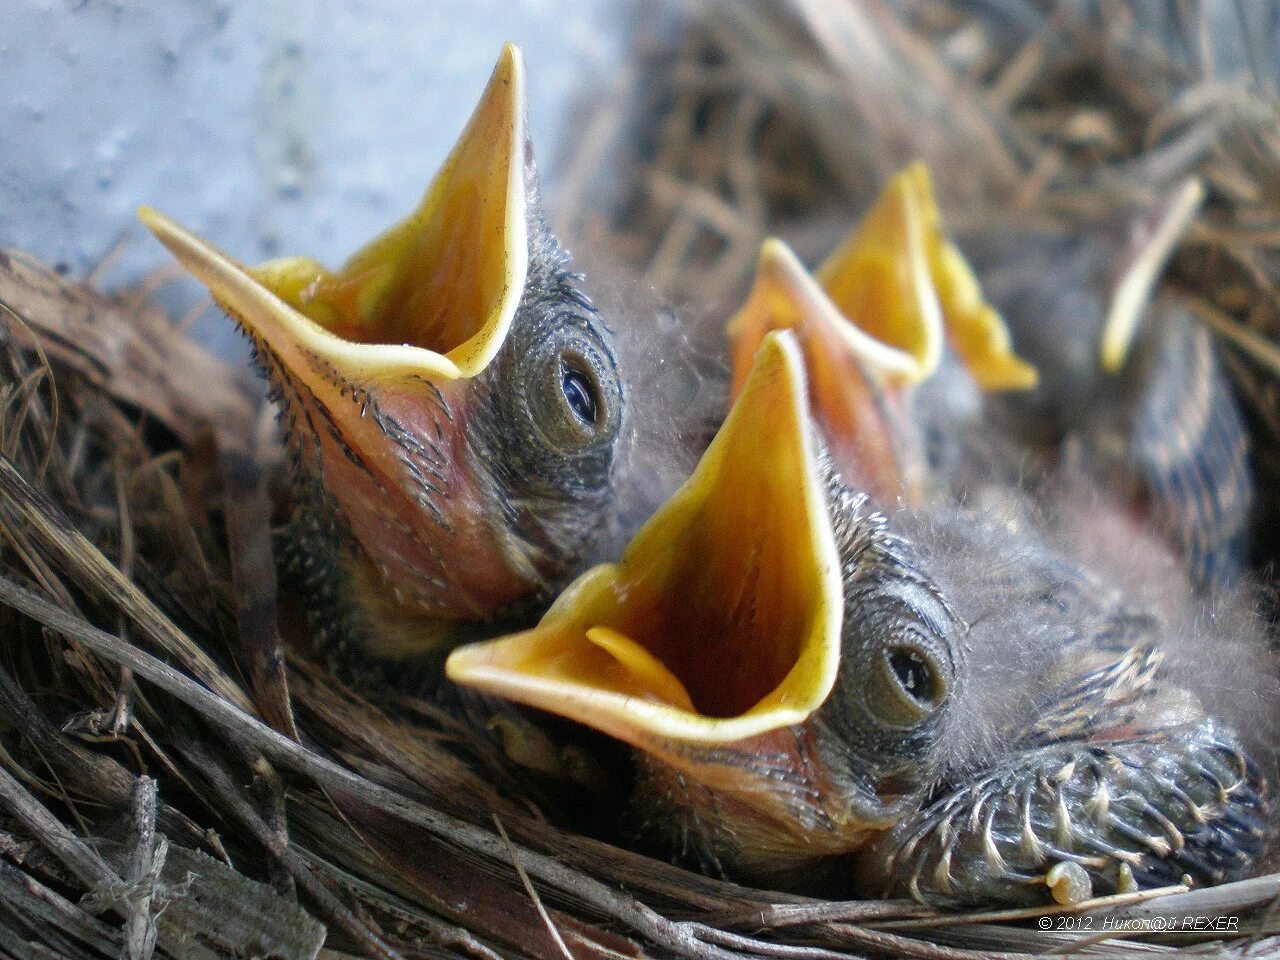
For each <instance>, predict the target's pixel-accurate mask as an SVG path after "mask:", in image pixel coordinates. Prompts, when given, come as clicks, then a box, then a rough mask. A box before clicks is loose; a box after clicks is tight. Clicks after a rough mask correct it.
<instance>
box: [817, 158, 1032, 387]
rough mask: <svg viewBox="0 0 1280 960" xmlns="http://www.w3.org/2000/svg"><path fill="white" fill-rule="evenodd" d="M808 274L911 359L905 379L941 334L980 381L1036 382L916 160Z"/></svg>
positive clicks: (933, 358) (918, 376)
mask: <svg viewBox="0 0 1280 960" xmlns="http://www.w3.org/2000/svg"><path fill="white" fill-rule="evenodd" d="M817 276H818V282H819V283H821V284H822V287H823V289H825V290H826V291H827V293H828V295H829V296H830V297H831V299H832V300H833V301H834V302H835V304H836V306H837V307H838V308H839V310H840V312H841V313H842V314H844V316H845V317H847V318H848V320H849V322H851V323H854V324H856V325H858V326H859V327H861V328H862V329H863V330H864V331H865V332H866V333H868V334H869V335H871V336H873V337H875V338H876V339H878V340H880V341H882V342H884V343H887V344H890V345H892V346H895V347H897V348H898V349H899V350H902V351H903V352H905V353H907V354H908V355H910V356H911V357H912V358H913V359H914V360H915V362H916V365H915V367H914V369H913V382H919V381H920V380H923V379H924V378H925V377H928V376H929V375H930V374H932V373H933V372H934V371H935V370H936V369H937V367H938V363H939V362H940V360H941V358H942V347H943V342H944V340H946V341H949V342H950V344H951V346H952V348H953V349H954V350H955V352H956V353H957V355H958V356H959V357H960V360H961V361H962V362H963V363H964V364H965V366H966V367H967V368H968V369H969V372H970V375H971V376H972V377H973V378H974V381H975V382H976V383H977V384H978V386H979V387H981V388H982V389H983V390H1022V389H1028V388H1030V387H1034V386H1035V384H1036V372H1035V368H1034V367H1032V366H1030V365H1029V364H1027V363H1025V362H1024V361H1022V360H1021V359H1019V358H1018V357H1017V356H1016V355H1015V354H1014V353H1013V348H1012V343H1011V340H1010V337H1009V330H1008V327H1006V326H1005V323H1004V320H1003V319H1002V318H1001V316H1000V314H999V313H998V312H997V311H996V310H995V308H994V307H992V306H991V305H990V304H988V303H987V302H986V301H985V300H984V299H983V297H982V290H981V288H980V287H979V285H978V280H977V277H975V276H974V273H973V270H972V269H971V268H970V267H969V264H968V263H967V262H966V261H965V259H964V256H963V255H962V254H961V253H960V251H959V250H958V249H957V248H956V246H955V244H953V243H952V242H951V241H950V240H948V239H947V235H946V232H945V230H944V228H943V224H942V214H941V212H940V211H939V209H938V204H937V200H936V199H935V197H934V193H933V183H932V181H931V180H930V177H929V170H928V168H927V167H926V166H925V165H924V164H923V163H913V164H912V165H911V166H909V167H907V169H906V170H903V171H902V172H901V173H899V174H898V175H896V176H895V177H894V178H893V179H892V180H890V181H889V183H888V185H887V186H886V187H885V189H884V192H883V193H882V194H881V195H880V199H879V200H878V201H877V202H876V205H875V206H874V207H872V208H871V210H870V212H869V213H867V215H866V216H865V217H864V218H863V220H862V222H861V223H860V224H859V225H858V226H857V227H856V228H855V229H854V230H853V232H852V233H851V234H850V235H849V237H848V238H847V239H846V240H845V242H844V243H843V244H841V245H840V247H839V248H837V249H836V251H835V252H834V253H832V254H831V256H830V257H828V258H827V260H826V262H825V263H823V264H822V266H821V267H819V268H818V271H817Z"/></svg>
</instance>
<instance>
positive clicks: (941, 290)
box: [729, 163, 1036, 502]
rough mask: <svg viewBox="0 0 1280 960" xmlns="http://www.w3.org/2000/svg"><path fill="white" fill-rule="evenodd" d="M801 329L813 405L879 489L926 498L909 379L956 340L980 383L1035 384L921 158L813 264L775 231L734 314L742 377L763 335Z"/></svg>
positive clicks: (848, 462)
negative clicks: (951, 230)
mask: <svg viewBox="0 0 1280 960" xmlns="http://www.w3.org/2000/svg"><path fill="white" fill-rule="evenodd" d="M779 329H789V330H793V331H794V332H795V335H796V338H797V340H798V341H799V343H800V345H801V347H802V349H803V351H804V354H805V363H806V366H807V368H808V372H809V389H810V400H811V403H812V409H813V411H814V413H815V415H816V417H817V420H818V422H819V424H820V425H821V427H822V429H823V433H824V436H825V438H826V441H827V443H828V445H829V446H830V448H831V452H832V455H833V457H834V458H835V461H836V463H837V465H838V467H839V468H840V469H841V470H842V472H843V473H844V475H845V476H846V478H847V479H848V480H849V482H850V483H852V484H853V485H855V486H856V487H857V488H858V489H860V490H865V491H867V492H869V493H871V494H872V495H873V496H875V497H877V498H878V499H880V500H881V501H887V502H895V501H897V500H898V499H899V498H902V497H904V496H905V498H906V499H907V500H909V501H915V500H919V499H920V497H921V495H922V492H921V491H922V487H923V484H924V479H923V472H924V466H923V463H924V452H923V450H922V449H921V446H920V445H921V439H920V437H919V436H918V431H917V430H916V429H915V426H916V425H915V422H914V419H913V417H912V415H911V412H910V411H909V409H908V403H907V398H908V395H909V393H910V391H911V389H912V388H913V387H915V386H917V385H918V384H920V383H922V382H924V381H925V380H927V379H929V378H930V377H933V376H934V375H935V374H936V373H937V371H938V369H939V366H940V364H942V363H943V361H944V356H945V355H946V354H947V353H948V352H950V353H952V354H954V355H955V356H956V357H957V358H958V359H959V361H960V362H961V363H962V364H963V366H964V368H965V370H966V371H967V375H968V376H969V377H971V378H972V380H973V381H974V383H975V384H976V385H977V387H979V388H980V389H982V390H1015V389H1025V388H1027V387H1029V386H1032V385H1034V383H1035V381H1036V371H1035V370H1034V368H1032V367H1031V366H1029V365H1028V364H1026V363H1025V362H1024V361H1022V360H1021V359H1019V358H1018V356H1017V355H1015V354H1014V352H1013V348H1012V343H1011V341H1010V337H1009V331H1008V330H1007V329H1006V327H1005V325H1004V322H1003V320H1002V319H1001V317H1000V314H999V313H997V312H996V311H995V310H994V309H993V308H992V307H991V306H990V305H989V304H988V303H987V302H986V301H985V300H984V299H983V297H982V292H981V290H980V288H979V285H978V282H977V280H976V278H975V277H974V274H973V271H972V270H970V268H969V266H968V264H967V262H966V261H965V259H964V257H963V256H962V255H961V253H960V251H959V249H958V248H957V247H956V246H955V245H954V244H953V243H951V241H950V240H949V239H948V238H947V235H946V233H945V231H944V229H943V224H942V216H941V214H940V212H939V210H938V206H937V203H936V201H935V199H934V195H933V187H932V184H931V182H930V178H929V173H928V170H927V169H926V168H925V166H924V165H923V164H921V163H916V164H913V165H912V166H910V167H908V168H907V169H906V170H904V171H902V172H901V173H899V174H898V175H897V176H895V177H894V178H893V179H892V180H890V181H889V183H888V184H887V185H886V187H885V189H884V191H883V193H882V194H881V196H880V199H879V200H878V201H877V202H876V204H875V205H874V206H873V207H872V208H871V210H869V211H868V212H867V214H866V215H865V216H864V217H863V219H862V221H861V222H860V223H859V224H858V225H857V226H856V227H855V228H854V229H853V230H852V232H850V233H849V235H848V236H847V237H846V238H845V239H844V241H843V242H842V243H840V244H839V246H838V247H837V248H836V249H835V251H834V252H833V253H832V254H831V255H830V256H829V257H828V258H827V259H826V261H825V262H823V264H822V265H821V266H820V267H819V268H818V270H817V271H816V274H815V275H811V274H809V273H808V271H806V270H805V268H804V267H803V266H802V265H801V263H800V262H799V260H798V259H797V258H796V256H795V255H794V254H793V253H792V252H791V250H790V249H789V248H788V247H787V246H786V244H784V243H783V242H782V241H780V240H777V239H770V240H767V241H766V242H765V243H764V245H763V247H762V248H761V252H760V259H759V264H758V266H757V271H756V279H755V285H754V286H753V288H752V290H751V293H750V294H749V296H748V297H747V300H746V302H745V303H744V304H743V306H742V308H741V309H740V310H739V311H738V312H737V314H735V316H734V317H733V319H732V320H731V321H730V322H729V336H730V339H731V341H732V349H731V353H732V366H733V383H734V389H735V391H736V390H737V389H739V388H740V386H741V384H742V382H743V381H744V379H745V377H746V374H747V371H748V370H749V369H750V367H751V363H752V358H753V357H754V356H755V352H756V350H757V349H758V348H759V346H760V342H761V340H762V338H763V337H764V336H765V335H766V334H767V333H768V332H769V331H771V330H779Z"/></svg>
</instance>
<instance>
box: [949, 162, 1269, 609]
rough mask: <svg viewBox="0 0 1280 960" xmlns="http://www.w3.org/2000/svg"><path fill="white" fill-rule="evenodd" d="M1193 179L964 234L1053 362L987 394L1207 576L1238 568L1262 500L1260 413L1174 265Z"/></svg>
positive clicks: (1037, 355) (1012, 430) (1191, 202)
mask: <svg viewBox="0 0 1280 960" xmlns="http://www.w3.org/2000/svg"><path fill="white" fill-rule="evenodd" d="M1203 195H1204V190H1203V188H1202V186H1201V185H1200V183H1199V181H1197V180H1194V179H1192V180H1188V181H1186V182H1184V183H1182V184H1181V185H1179V186H1178V187H1177V188H1176V189H1175V190H1172V191H1170V192H1169V193H1168V194H1167V195H1166V196H1164V197H1163V198H1162V199H1161V200H1160V201H1159V202H1157V203H1155V204H1153V205H1151V206H1149V207H1146V208H1140V209H1131V210H1126V211H1122V212H1121V213H1119V214H1117V215H1115V216H1114V217H1113V218H1112V219H1110V220H1108V221H1106V222H1103V223H1101V224H1099V225H1097V226H1095V227H1094V228H1092V229H1089V230H1086V231H1083V232H1079V233H1055V232H1052V231H1049V230H1044V229H1016V228H1013V227H1009V226H1001V227H998V228H993V229H990V230H984V231H980V232H975V233H973V234H971V235H967V236H965V237H963V238H961V244H962V246H963V248H964V250H965V253H966V255H967V256H968V257H969V259H970V261H971V262H972V263H973V265H974V268H975V270H976V271H977V273H978V274H979V275H980V276H981V277H982V283H983V289H984V291H985V292H986V294H987V296H988V297H989V298H990V299H991V301H992V303H993V304H994V305H995V306H996V307H997V308H998V309H999V310H1000V311H1001V313H1002V314H1003V316H1004V318H1005V321H1006V322H1007V323H1008V325H1009V328H1010V330H1011V332H1012V335H1013V338H1014V341H1015V342H1016V343H1017V345H1018V349H1019V351H1020V352H1021V354H1022V355H1023V356H1024V357H1026V358H1027V359H1029V360H1030V361H1031V362H1032V363H1034V364H1035V366H1036V368H1037V370H1038V371H1039V374H1040V382H1039V384H1038V386H1037V388H1036V389H1034V390H1032V391H1029V392H1026V393H1022V394H1016V395H1015V394H1010V395H1007V396H1004V397H1000V398H998V399H997V400H996V401H995V402H993V403H991V404H989V405H988V412H989V413H990V414H991V416H992V418H993V420H994V422H995V424H996V425H997V428H998V429H1001V430H1003V431H1005V432H1007V433H1008V434H1010V435H1012V436H1014V437H1016V438H1017V439H1018V441H1019V442H1020V443H1021V444H1022V445H1023V446H1024V449H1027V450H1031V451H1033V452H1034V454H1035V455H1036V456H1037V457H1038V458H1039V460H1040V461H1041V462H1042V463H1045V462H1047V463H1048V464H1050V465H1060V464H1062V463H1063V461H1070V460H1072V459H1074V460H1075V461H1077V463H1075V464H1074V465H1073V466H1074V469H1076V470H1077V471H1080V472H1084V473H1086V474H1087V475H1089V476H1091V477H1093V478H1094V479H1100V480H1102V481H1103V482H1104V485H1105V486H1107V487H1109V488H1110V489H1111V490H1112V491H1113V492H1114V493H1118V494H1119V495H1120V496H1121V497H1123V498H1124V499H1126V500H1127V501H1128V502H1129V504H1130V505H1131V509H1132V512H1133V513H1134V514H1135V515H1137V516H1138V517H1139V518H1141V519H1146V520H1150V521H1153V522H1154V523H1155V525H1156V526H1157V527H1158V528H1160V529H1161V530H1163V531H1164V532H1165V534H1166V535H1167V536H1168V539H1169V540H1170V542H1171V544H1172V545H1173V547H1174V548H1175V549H1176V551H1177V552H1178V553H1179V554H1181V556H1182V558H1183V560H1184V561H1185V563H1186V565H1187V567H1188V569H1189V571H1190V573H1191V576H1192V579H1193V580H1194V581H1195V582H1196V583H1198V584H1200V585H1202V586H1203V585H1208V584H1212V583H1215V582H1219V583H1221V582H1226V583H1230V582H1233V581H1235V580H1237V579H1239V577H1240V575H1241V573H1242V571H1243V568H1244V565H1245V562H1246V560H1247V553H1248V546H1249V543H1248V540H1249V537H1248V534H1249V530H1250V527H1251V519H1252V517H1253V506H1254V500H1255V490H1254V479H1253V464H1252V458H1251V455H1250V441H1249V433H1248V428H1247V425H1246V423H1245V420H1244V416H1243V413H1242V411H1241V407H1240V403H1239V401H1238V400H1237V398H1236V396H1235V395H1234V393H1233V391H1232V389H1231V385H1230V382H1229V379H1228V376H1227V374H1226V372H1225V370H1224V369H1223V365H1222V363H1221V360H1220V359H1219V357H1218V354H1217V349H1216V347H1215V345H1214V343H1213V340H1212V337H1211V336H1210V334H1209V332H1208V330H1206V329H1205V327H1204V325H1203V324H1201V323H1199V322H1198V321H1197V320H1196V319H1195V317H1194V316H1193V315H1192V314H1191V313H1190V311H1189V309H1188V308H1187V306H1186V305H1185V304H1184V303H1183V302H1182V301H1180V300H1179V299H1178V298H1177V297H1176V296H1175V295H1173V294H1171V293H1166V294H1165V295H1163V296H1158V295H1157V291H1158V285H1159V280H1160V277H1161V274H1162V273H1163V272H1164V268H1165V266H1166V264H1167V262H1168V260H1169V259H1170V257H1171V256H1172V255H1173V253H1174V252H1175V251H1176V249H1177V246H1178V244H1179V242H1180V241H1181V239H1182V237H1183V235H1184V233H1185V232H1186V230H1187V228H1188V227H1189V226H1190V224H1191V222H1192V221H1193V220H1194V219H1195V216H1196V215H1197V213H1198V212H1199V209H1200V205H1201V202H1202V199H1203Z"/></svg>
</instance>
